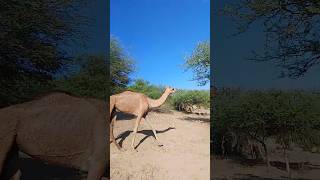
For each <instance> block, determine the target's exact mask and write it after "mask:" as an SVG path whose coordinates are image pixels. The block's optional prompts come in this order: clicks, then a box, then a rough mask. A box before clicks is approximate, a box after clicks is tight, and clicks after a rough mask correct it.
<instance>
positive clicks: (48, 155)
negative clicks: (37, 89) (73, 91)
mask: <svg viewBox="0 0 320 180" xmlns="http://www.w3.org/2000/svg"><path fill="white" fill-rule="evenodd" d="M107 114H108V111H107V103H106V102H103V101H100V100H96V99H88V98H86V99H85V98H77V97H73V96H70V95H67V94H64V93H52V94H49V95H47V96H45V97H42V98H39V99H36V100H33V101H30V102H27V103H23V104H18V105H13V106H9V107H7V108H3V109H0V179H2V178H4V177H3V176H4V175H5V176H6V177H7V176H9V177H12V179H15V180H19V179H20V175H21V172H20V170H19V169H15V172H13V173H15V175H13V176H12V174H9V175H8V174H7V172H4V169H6V168H5V167H8V164H7V163H5V162H6V160H10V161H12V160H13V159H17V157H18V150H19V151H21V152H24V153H26V154H28V155H29V156H31V157H32V158H34V159H38V160H41V161H44V162H47V163H51V164H56V165H61V166H66V167H73V168H76V169H79V170H82V171H86V172H88V175H87V180H100V179H103V177H102V176H103V174H104V172H105V170H106V168H107V166H108V163H109V159H108V154H109V148H108V143H107V142H108V133H109V132H108V130H109V129H108V128H107V127H108V125H107V124H108V122H107V120H106V115H107ZM13 147H17V148H13ZM14 161H16V160H14Z"/></svg>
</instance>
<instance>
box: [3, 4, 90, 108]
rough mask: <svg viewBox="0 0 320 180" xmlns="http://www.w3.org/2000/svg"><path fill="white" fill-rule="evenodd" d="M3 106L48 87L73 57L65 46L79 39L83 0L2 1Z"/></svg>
mask: <svg viewBox="0 0 320 180" xmlns="http://www.w3.org/2000/svg"><path fill="white" fill-rule="evenodd" d="M0 1H1V6H0V47H1V48H0V77H1V78H0V87H1V89H0V99H1V104H0V106H4V105H9V104H12V103H17V102H21V101H23V100H25V99H27V98H28V97H30V96H31V95H32V94H34V92H37V91H39V89H41V88H44V87H45V86H46V85H48V82H49V81H51V80H52V79H53V76H54V74H55V73H57V72H58V71H59V70H60V69H61V68H62V67H63V66H64V65H65V64H67V63H68V61H69V60H70V58H71V57H70V56H68V54H67V52H66V50H65V48H62V45H66V43H68V42H71V41H76V40H77V37H79V36H78V35H80V34H82V33H80V28H79V27H80V25H83V24H82V23H83V22H84V19H83V18H82V16H81V15H80V14H79V9H80V8H81V7H82V0H70V1H65V0H57V1H46V0H30V1H19V0H18V1H17V0H0Z"/></svg>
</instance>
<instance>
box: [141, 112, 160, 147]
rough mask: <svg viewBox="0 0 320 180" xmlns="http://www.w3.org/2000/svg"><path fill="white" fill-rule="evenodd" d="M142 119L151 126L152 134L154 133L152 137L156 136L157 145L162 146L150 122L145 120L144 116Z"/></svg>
mask: <svg viewBox="0 0 320 180" xmlns="http://www.w3.org/2000/svg"><path fill="white" fill-rule="evenodd" d="M143 119H144V122H146V123H147V124H148V126H149V127H150V128H151V130H152V132H153V134H154V137H155V138H156V140H157V142H158V145H159V146H163V144H162V143H161V142H160V140H159V138H158V136H157V132H156V130H155V129H154V128H153V127H152V125H151V123H150V122H149V121H147V120H146V119H145V118H143Z"/></svg>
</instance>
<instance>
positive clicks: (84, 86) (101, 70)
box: [53, 55, 109, 99]
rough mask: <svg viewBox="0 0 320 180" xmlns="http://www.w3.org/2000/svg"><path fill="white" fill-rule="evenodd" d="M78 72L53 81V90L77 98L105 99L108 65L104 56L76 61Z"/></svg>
mask: <svg viewBox="0 0 320 180" xmlns="http://www.w3.org/2000/svg"><path fill="white" fill-rule="evenodd" d="M76 62H77V64H78V65H80V69H79V71H77V72H76V73H73V74H72V75H71V76H69V77H67V78H65V79H59V80H56V81H54V83H53V84H54V85H55V89H56V90H61V91H66V92H69V93H72V94H74V95H77V96H84V97H93V98H99V99H105V98H106V97H107V96H108V95H109V93H108V88H109V84H108V76H107V74H108V67H107V66H108V65H107V63H106V59H105V56H102V55H101V56H94V55H89V56H82V57H80V58H78V59H77V61H76Z"/></svg>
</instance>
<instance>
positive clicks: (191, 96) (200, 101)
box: [171, 90, 210, 110]
mask: <svg viewBox="0 0 320 180" xmlns="http://www.w3.org/2000/svg"><path fill="white" fill-rule="evenodd" d="M171 103H172V105H173V106H174V107H175V109H177V110H179V107H181V105H189V106H192V105H198V106H203V107H205V108H209V107H210V92H209V91H206V90H179V91H177V92H176V93H175V94H174V95H173V96H172V98H171Z"/></svg>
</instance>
